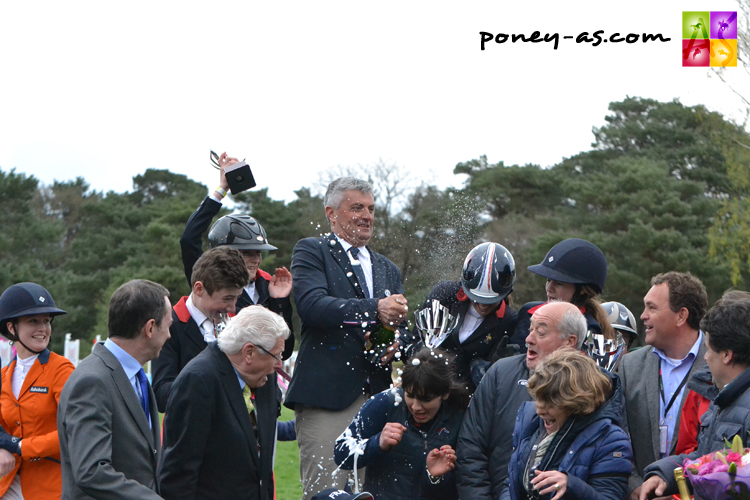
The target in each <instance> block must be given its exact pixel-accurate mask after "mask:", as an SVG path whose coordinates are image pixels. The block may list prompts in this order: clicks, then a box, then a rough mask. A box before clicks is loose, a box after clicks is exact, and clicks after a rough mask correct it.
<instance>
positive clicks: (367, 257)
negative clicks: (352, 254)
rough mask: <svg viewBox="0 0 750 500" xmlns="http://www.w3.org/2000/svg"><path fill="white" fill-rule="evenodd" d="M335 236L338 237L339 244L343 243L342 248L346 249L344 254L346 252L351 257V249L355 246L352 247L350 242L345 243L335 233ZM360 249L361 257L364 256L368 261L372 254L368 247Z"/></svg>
mask: <svg viewBox="0 0 750 500" xmlns="http://www.w3.org/2000/svg"><path fill="white" fill-rule="evenodd" d="M333 235H334V236H335V237H336V239H337V240H339V243H341V246H342V247H343V248H344V252H346V253H347V255H349V249H350V248H351V247H353V246H354V245H352V244H351V243H349V242H348V241H345V240H344V239H342V238H339V235H338V234H336V233H333ZM358 248H359V254H360V255H363V256H364V257H365V258H366V259H369V258H370V252H368V251H367V246H363V247H358Z"/></svg>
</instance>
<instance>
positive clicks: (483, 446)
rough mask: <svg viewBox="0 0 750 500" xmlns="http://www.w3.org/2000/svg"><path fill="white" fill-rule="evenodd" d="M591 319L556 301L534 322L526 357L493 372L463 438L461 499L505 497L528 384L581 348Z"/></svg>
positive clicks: (494, 367)
mask: <svg viewBox="0 0 750 500" xmlns="http://www.w3.org/2000/svg"><path fill="white" fill-rule="evenodd" d="M585 336H586V319H585V318H584V316H583V314H581V311H580V310H579V309H578V308H577V307H575V306H574V305H573V304H570V303H568V302H550V303H548V304H546V305H544V306H542V307H540V308H539V309H537V311H536V312H535V313H534V315H533V316H532V317H531V327H530V329H529V335H528V336H527V337H526V347H527V351H526V354H519V355H517V356H513V357H510V358H504V359H501V360H499V361H498V362H497V363H495V364H494V365H492V367H491V368H490V369H489V370H487V374H486V375H485V376H484V378H483V379H482V382H481V383H480V384H479V387H478V388H477V391H476V392H475V393H474V398H473V399H472V402H471V405H470V406H469V410H468V411H467V412H466V417H464V422H463V425H462V426H461V433H460V434H459V436H458V445H457V449H456V456H457V457H458V461H457V465H458V495H459V497H460V498H471V499H479V500H492V499H495V498H499V497H500V492H501V491H502V489H503V483H504V482H505V479H506V477H507V476H508V462H509V461H510V455H511V453H512V452H513V427H514V425H515V422H516V415H518V408H520V406H521V403H523V402H525V401H531V395H530V394H529V391H528V390H527V389H526V380H527V379H528V378H529V374H530V372H532V371H534V368H536V366H537V364H539V362H540V361H541V360H542V359H544V358H545V357H546V356H548V355H549V354H551V353H553V352H554V351H556V350H557V349H560V348H561V347H574V348H576V349H580V348H581V344H582V343H583V340H584V338H585Z"/></svg>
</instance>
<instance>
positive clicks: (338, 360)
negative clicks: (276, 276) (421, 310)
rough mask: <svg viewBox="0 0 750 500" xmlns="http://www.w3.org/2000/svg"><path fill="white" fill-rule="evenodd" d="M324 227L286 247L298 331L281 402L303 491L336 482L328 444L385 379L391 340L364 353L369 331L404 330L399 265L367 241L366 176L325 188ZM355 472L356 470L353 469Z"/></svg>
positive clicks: (343, 478) (369, 205)
mask: <svg viewBox="0 0 750 500" xmlns="http://www.w3.org/2000/svg"><path fill="white" fill-rule="evenodd" d="M324 204H325V211H326V217H327V218H328V220H329V222H330V224H331V234H330V235H328V236H323V237H319V238H306V239H303V240H301V241H299V242H298V243H297V245H296V246H295V247H294V253H293V255H292V276H293V286H294V297H295V300H296V302H297V312H298V313H299V316H300V318H301V319H302V336H301V343H300V348H299V354H298V356H297V364H296V366H295V369H294V376H293V378H292V382H291V384H290V386H289V391H288V393H287V397H286V401H285V404H286V405H287V406H288V407H289V408H292V409H294V413H295V419H296V422H297V442H298V444H299V448H300V472H301V475H302V482H303V485H304V498H306V499H309V498H311V497H312V495H314V494H315V493H317V492H319V491H322V490H325V489H326V488H332V487H338V488H343V487H344V486H345V485H346V482H347V479H348V473H344V472H343V471H339V472H337V473H336V475H335V476H333V477H332V475H331V473H332V472H333V471H334V470H335V469H336V463H335V462H334V460H333V447H334V443H335V441H336V438H337V437H338V436H339V434H341V433H342V432H343V431H344V430H345V429H346V428H347V426H348V425H349V423H350V422H351V420H352V418H353V417H354V416H355V415H356V414H357V412H358V411H359V409H360V408H361V406H362V405H363V404H364V402H365V401H366V400H367V395H370V394H376V393H378V392H380V391H383V390H385V389H387V388H389V387H390V385H391V370H390V362H391V360H392V358H393V355H394V354H395V352H396V350H397V349H398V341H396V342H394V344H393V345H391V349H390V350H389V351H388V352H387V353H386V355H385V356H383V357H382V358H381V359H379V360H376V361H375V363H372V362H370V361H369V360H368V358H367V352H366V350H367V344H366V342H367V340H368V339H369V335H370V333H372V332H373V331H376V330H377V329H379V328H380V327H381V326H382V325H386V326H389V327H390V329H397V328H398V330H400V331H402V332H405V331H406V320H405V318H406V313H407V307H406V298H404V296H403V291H404V290H403V286H402V284H401V271H399V269H398V268H397V267H396V265H395V264H393V262H391V261H390V260H388V259H387V258H385V257H383V256H382V255H379V254H377V253H375V252H373V251H372V250H371V249H369V248H368V247H367V243H368V242H369V241H370V238H371V237H372V231H373V222H374V211H375V201H374V198H373V195H372V187H371V186H370V184H369V183H367V182H365V181H361V180H359V179H354V178H351V177H344V178H340V179H337V180H335V181H333V182H332V183H331V184H330V185H329V186H328V190H327V192H326V195H325V200H324ZM360 479H361V477H360Z"/></svg>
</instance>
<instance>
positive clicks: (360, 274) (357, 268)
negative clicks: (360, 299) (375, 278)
mask: <svg viewBox="0 0 750 500" xmlns="http://www.w3.org/2000/svg"><path fill="white" fill-rule="evenodd" d="M349 253H351V254H352V257H354V260H357V261H358V260H359V257H358V256H359V248H357V247H351V248H350V249H349ZM352 268H353V269H354V274H355V275H356V276H357V281H358V282H359V287H360V288H361V289H362V293H364V294H365V297H366V298H368V299H369V298H370V289H369V288H367V280H366V279H365V272H364V270H363V269H362V265H361V264H358V265H355V264H352Z"/></svg>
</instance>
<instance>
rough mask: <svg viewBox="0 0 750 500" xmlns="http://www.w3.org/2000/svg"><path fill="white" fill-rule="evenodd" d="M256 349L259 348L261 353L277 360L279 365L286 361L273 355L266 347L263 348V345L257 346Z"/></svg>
mask: <svg viewBox="0 0 750 500" xmlns="http://www.w3.org/2000/svg"><path fill="white" fill-rule="evenodd" d="M255 347H257V348H258V349H260V350H261V351H263V352H265V353H266V354H268V355H269V356H271V357H272V358H273V359H275V360H276V361H278V362H279V363H284V361H282V360H281V358H280V357H278V356H276V355H275V354H271V352H270V351H269V350H268V349H266V348H265V347H263V346H262V345H258V344H255Z"/></svg>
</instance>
